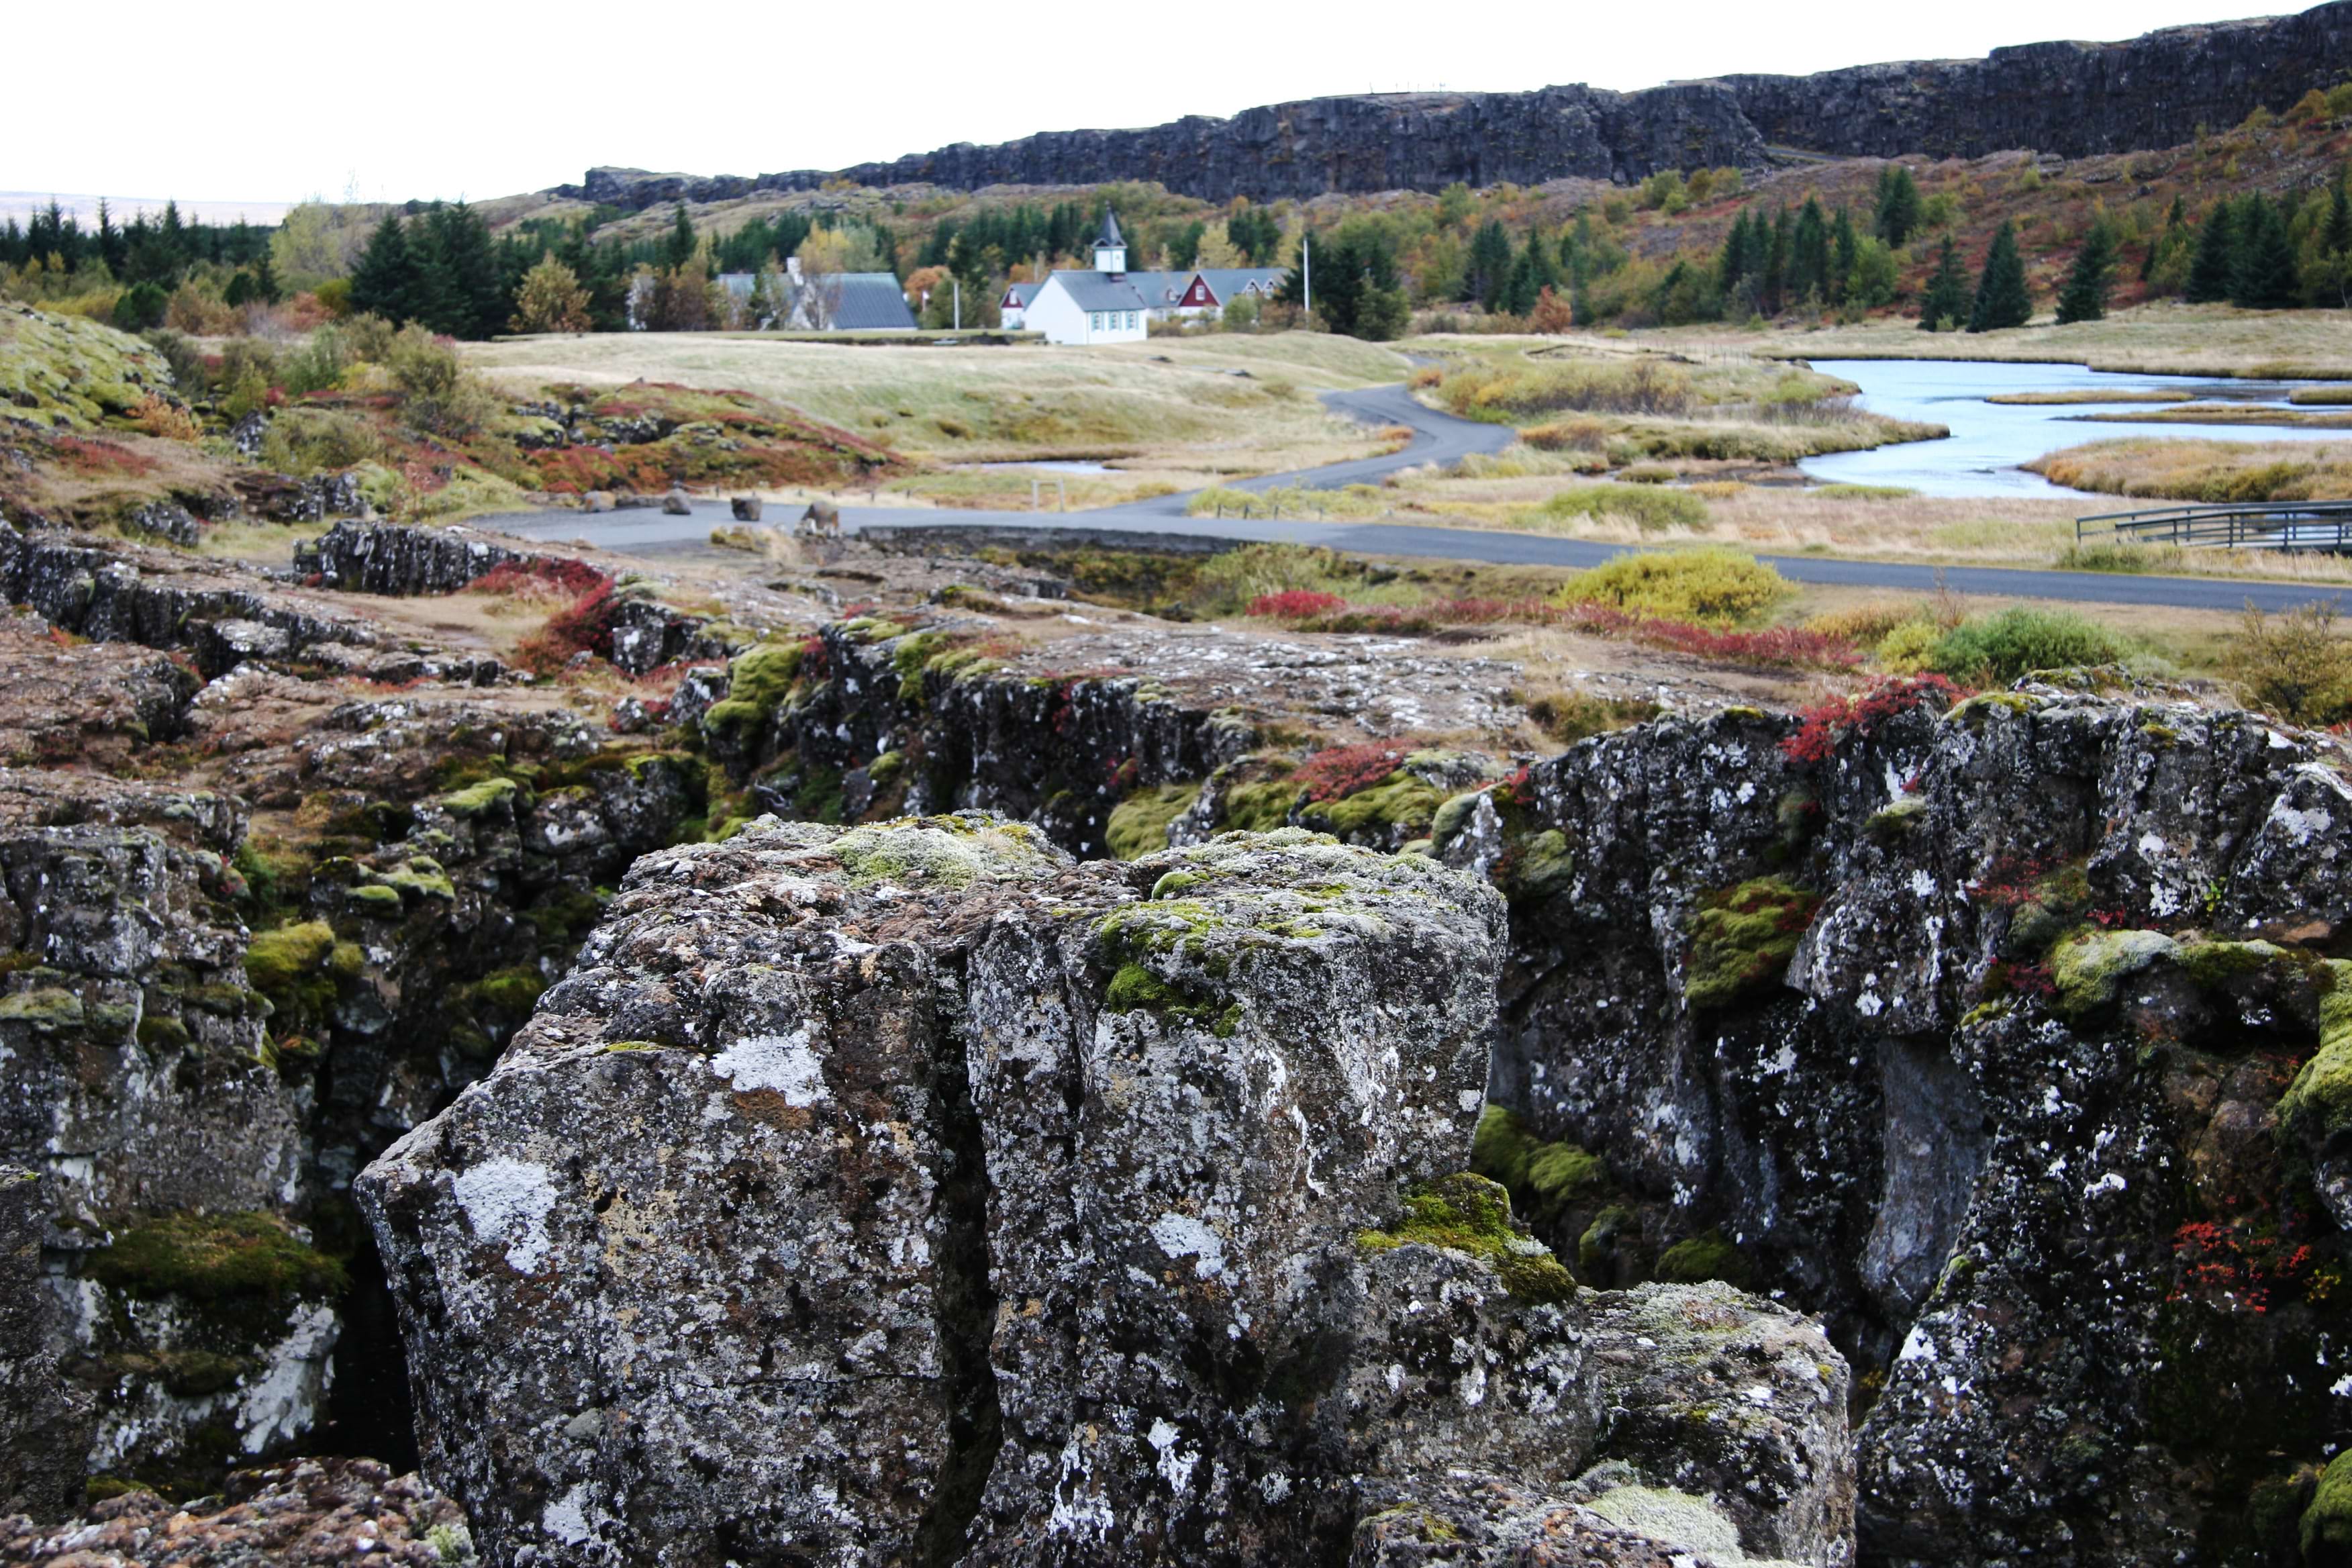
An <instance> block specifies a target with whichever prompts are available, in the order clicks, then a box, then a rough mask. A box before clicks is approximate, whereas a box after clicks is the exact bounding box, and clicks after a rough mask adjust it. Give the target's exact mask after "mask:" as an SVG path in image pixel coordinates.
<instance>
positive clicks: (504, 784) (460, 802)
mask: <svg viewBox="0 0 2352 1568" xmlns="http://www.w3.org/2000/svg"><path fill="white" fill-rule="evenodd" d="M521 793H522V786H521V785H520V784H517V783H515V781H514V780H512V779H510V778H507V777H505V776H504V775H502V774H501V775H498V776H494V777H491V778H486V779H483V780H480V781H479V782H478V783H475V784H467V786H466V787H465V788H463V789H459V790H452V791H450V792H449V793H448V794H447V795H443V796H442V797H441V805H442V809H444V810H445V811H446V812H448V813H449V815H450V816H461V817H466V818H469V819H470V818H473V817H477V816H487V815H488V814H489V813H490V812H493V811H497V810H499V809H500V808H502V807H510V806H511V805H514V804H515V797H516V796H517V795H520V794H521Z"/></svg>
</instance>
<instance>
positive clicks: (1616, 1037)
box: [1441, 687, 2352, 1563]
mask: <svg viewBox="0 0 2352 1568" xmlns="http://www.w3.org/2000/svg"><path fill="white" fill-rule="evenodd" d="M1942 706H1943V704H1942V702H1941V701H1940V700H1937V699H1935V698H1933V697H1932V695H1929V694H1925V693H1922V694H1917V695H1916V696H1915V697H1914V698H1912V699H1909V700H1889V701H1887V702H1885V703H1883V704H1879V705H1876V706H1873V707H1867V708H1865V710H1864V711H1862V712H1861V713H1860V714H1859V715H1857V716H1854V717H1853V718H1851V719H1850V720H1849V721H1845V722H1844V723H1843V724H1837V725H1831V726H1829V727H1828V728H1826V729H1825V728H1822V727H1821V726H1819V725H1817V726H1815V727H1814V728H1813V729H1811V730H1810V731H1802V732H1801V731H1799V728H1798V726H1797V725H1796V724H1795V722H1794V721H1789V720H1783V719H1778V718H1768V717H1766V716H1764V715H1761V714H1751V715H1748V716H1741V715H1738V714H1727V715H1724V716H1721V717H1718V718H1717V719H1715V720H1712V721H1706V722H1704V723H1694V722H1687V721H1664V722H1661V723H1658V724H1654V725H1650V726H1645V727H1644V728H1643V729H1642V730H1640V731H1631V732H1628V733H1625V734H1622V735H1618V736H1612V737H1603V738H1601V739H1597V740H1594V741H1591V742H1585V743H1583V744H1581V745H1580V746H1578V747H1576V748H1574V749H1573V750H1571V751H1570V752H1568V753H1567V754H1566V755H1564V756H1562V757H1560V758H1558V759H1556V760H1554V761H1551V762H1548V763H1542V764H1540V765H1538V767H1536V768H1534V769H1533V770H1531V772H1530V773H1529V774H1528V775H1527V776H1526V777H1525V778H1524V779H1523V780H1521V781H1518V782H1516V783H1514V784H1508V785H1505V786H1501V787H1498V788H1496V789H1495V790H1492V791H1489V792H1487V793H1486V795H1482V796H1480V797H1478V798H1477V799H1476V800H1475V802H1465V803H1464V805H1463V806H1462V807H1458V808H1453V809H1450V810H1449V811H1448V812H1447V813H1445V814H1444V820H1445V822H1446V825H1447V830H1445V831H1442V834H1441V838H1442V845H1443V852H1444V854H1445V855H1446V856H1447V857H1448V858H1451V859H1453V860H1454V861H1456V862H1457V863H1461V864H1464V865H1478V866H1484V867H1486V868H1488V869H1489V870H1490V871H1491V872H1492V874H1493V875H1495V876H1496V879H1498V880H1499V881H1501V882H1502V883H1503V884H1504V885H1505V887H1506V888H1507V890H1508V891H1509V892H1510V893H1511V895H1512V897H1513V900H1514V909H1513V921H1512V927H1513V938H1514V942H1513V947H1514V953H1513V962H1512V963H1511V965H1510V966H1509V968H1508V970H1507V977H1506V981H1505V988H1504V994H1505V998H1506V1012H1507V1020H1508V1022H1507V1034H1508V1037H1509V1043H1508V1044H1507V1047H1505V1048H1504V1049H1503V1050H1502V1051H1501V1052H1499V1053H1498V1055H1497V1057H1496V1071H1495V1081H1494V1084H1493V1086H1492V1094H1493V1097H1494V1098H1495V1100H1496V1101H1497V1102H1499V1103H1500V1104H1502V1105H1505V1106H1507V1107H1510V1108H1512V1109H1513V1110H1517V1111H1518V1112H1519V1113H1520V1114H1522V1115H1523V1116H1525V1117H1526V1118H1528V1120H1529V1121H1530V1122H1531V1123H1532V1124H1534V1125H1535V1126H1536V1128H1537V1129H1538V1131H1539V1132H1540V1134H1541V1135H1542V1136H1545V1137H1557V1138H1565V1139H1570V1140H1573V1142H1575V1143H1577V1144H1579V1145H1580V1146H1582V1147H1583V1148H1585V1149H1588V1150H1591V1151H1592V1152H1594V1153H1596V1154H1598V1155H1600V1156H1601V1158H1602V1159H1603V1160H1604V1161H1605V1163H1606V1165H1607V1167H1608V1171H1609V1173H1610V1177H1611V1179H1612V1180H1613V1181H1614V1182H1616V1183H1618V1184H1620V1191H1619V1193H1618V1194H1617V1195H1616V1196H1615V1197H1614V1198H1612V1200H1610V1201H1611V1202H1612V1203H1613V1204H1614V1205H1616V1206H1614V1207H1612V1208H1610V1209H1608V1210H1607V1211H1605V1212H1603V1213H1601V1214H1599V1215H1595V1214H1593V1213H1592V1211H1591V1205H1586V1206H1585V1207H1584V1208H1582V1209H1581V1210H1578V1211H1576V1212H1573V1213H1571V1214H1567V1215H1562V1216H1560V1218H1559V1220H1558V1221H1556V1222H1555V1226H1556V1228H1555V1229H1554V1230H1553V1231H1552V1232H1551V1233H1550V1234H1551V1236H1552V1238H1553V1239H1554V1240H1555V1241H1556V1243H1557V1244H1558V1245H1560V1246H1562V1247H1568V1246H1570V1245H1571V1240H1570V1238H1571V1237H1577V1236H1578V1235H1579V1233H1580V1247H1579V1250H1580V1267H1581V1268H1582V1269H1583V1271H1584V1273H1585V1276H1586V1278H1588V1279H1608V1278H1611V1277H1612V1274H1613V1273H1614V1272H1615V1271H1618V1270H1621V1269H1631V1270H1632V1271H1633V1272H1634V1273H1636V1274H1639V1273H1642V1272H1647V1271H1650V1270H1655V1271H1656V1272H1659V1273H1662V1274H1667V1275H1669V1276H1671V1275H1672V1274H1673V1273H1675V1270H1677V1269H1678V1268H1679V1269H1684V1270H1688V1269H1691V1268H1703V1269H1705V1270H1706V1271H1707V1272H1710V1273H1714V1274H1717V1275H1718V1276H1720V1277H1728V1278H1738V1279H1747V1280H1749V1281H1751V1282H1753V1283H1754V1284H1756V1285H1757V1286H1759V1288H1760V1287H1762V1286H1767V1285H1769V1286H1771V1287H1773V1288H1774V1289H1775V1290H1776V1293H1781V1294H1783V1295H1784V1299H1786V1300H1788V1301H1790V1303H1791V1304H1792V1305H1795V1306H1799V1307H1801V1308H1803V1309H1805V1310H1809V1311H1814V1312H1819V1313H1822V1314H1823V1316H1824V1317H1825V1318H1826V1319H1827V1321H1828V1322H1829V1324H1830V1325H1831V1328H1832V1333H1833V1335H1834V1337H1836V1338H1837V1339H1838V1341H1839V1342H1840V1343H1841V1344H1842V1345H1843V1346H1844V1347H1845V1348H1846V1349H1847V1350H1848V1351H1849V1352H1851V1353H1853V1356H1854V1359H1855V1361H1856V1362H1857V1363H1859V1364H1860V1365H1861V1366H1862V1367H1863V1368H1864V1369H1865V1370H1866V1371H1867V1373H1868V1376H1869V1379H1870V1381H1871V1383H1872V1384H1881V1385H1883V1391H1882V1392H1880V1393H1879V1394H1878V1395H1877V1397H1876V1400H1875V1403H1874V1405H1872V1406H1871V1407H1870V1411H1869V1415H1868V1418H1867V1420H1866V1422H1865V1423H1864V1426H1863V1427H1862V1430H1861V1434H1860V1443H1861V1459H1860V1463H1861V1484H1862V1492H1861V1501H1860V1519H1861V1525H1860V1539H1861V1544H1862V1549H1863V1552H1864V1556H1865V1559H1866V1560H1875V1561H1880V1562H1886V1563H1990V1562H1994V1561H2013V1560H2016V1559H2018V1558H2020V1557H2023V1556H2032V1557H2034V1558H2035V1559H2037V1560H2042V1561H2051V1562H2063V1563H2126V1562H2134V1563H2137V1562H2155V1561H2175V1560H2180V1561H2189V1560H2198V1561H2225V1560H2226V1561H2264V1560H2272V1559H2266V1558H2264V1557H2263V1556H2262V1553H2263V1552H2271V1551H2273V1550H2275V1549H2277V1548H2278V1543H2279V1542H2280V1540H2281V1539H2282V1537H2281V1536H2280V1534H2279V1531H2280V1530H2281V1529H2282V1524H2281V1521H2285V1527H2286V1529H2287V1533H2286V1535H2285V1536H2284V1540H2285V1542H2286V1543H2287V1544H2286V1549H2287V1550H2288V1551H2290V1552H2291V1551H2292V1529H2291V1526H2292V1521H2293V1520H2294V1516H2295V1514H2296V1513H2297V1512H2298V1511H2299V1510H2300V1508H2301V1506H2302V1505H2301V1502H2300V1501H2299V1500H2298V1499H2299V1497H2301V1496H2303V1495H2307V1492H2308V1488H2309V1481H2308V1479H2307V1474H2305V1475H2304V1476H2302V1477H2300V1478H2299V1477H2298V1474H2297V1472H2298V1467H2301V1466H2303V1465H2305V1463H2307V1462H2308V1461H2311V1460H2315V1459H2316V1458H2319V1457H2320V1456H2323V1455H2325V1454H2326V1453H2328V1452H2331V1451H2333V1450H2334V1449H2335V1448H2336V1447H2339V1446H2341V1445H2342V1444H2343V1443H2344V1442H2346V1441H2347V1438H2352V1405H2347V1401H2346V1399H2345V1397H2344V1393H2343V1391H2344V1390H2345V1389H2346V1388H2347V1387H2352V1384H2346V1383H2344V1382H2343V1381H2341V1379H2342V1378H2343V1375H2344V1369H2343V1368H2340V1367H2339V1366H2338V1365H2337V1364H2336V1363H2337V1362H2338V1361H2339V1360H2340V1359H2341V1352H2340V1351H2339V1350H2338V1349H2337V1347H2338V1346H2340V1345H2342V1344H2343V1343H2345V1342H2346V1341H2347V1333H2352V1316H2347V1311H2346V1302H2345V1299H2344V1293H2343V1291H2342V1289H2340V1284H2341V1281H2342V1279H2343V1278H2344V1271H2345V1268H2346V1267H2347V1247H2346V1238H2345V1237H2344V1235H2343V1232H2342V1230H2341V1228H2340V1227H2341V1225H2342V1222H2343V1219H2344V1218H2345V1217H2347V1216H2346V1215H2345V1214H2344V1212H2343V1211H2344V1209H2345V1207H2346V1205H2342V1204H2340V1203H2336V1202H2335V1201H2334V1194H2335V1193H2336V1191H2338V1190H2340V1189H2341V1188H2342V1187H2343V1186H2344V1183H2343V1182H2342V1181H2341V1179H2340V1178H2339V1177H2338V1176H2337V1174H2336V1173H2337V1172H2338V1171H2339V1169H2341V1168H2342V1162H2343V1155H2342V1154H2341V1152H2340V1151H2342V1150H2343V1149H2345V1148H2347V1147H2352V1136H2347V1129H2352V1115H2347V1108H2352V1091H2347V1089H2345V1088H2344V1085H2345V1084H2346V1083H2347V1081H2352V1079H2346V1078H2345V1077H2343V1076H2342V1074H2343V1070H2344V1064H2345V1063H2347V1062H2352V1029H2347V1024H2352V1016H2347V1014H2346V1012H2345V1011H2344V1008H2345V1004H2344V1003H2343V1002H2342V1000H2341V992H2340V990H2339V988H2340V987H2341V985H2342V984H2343V983H2344V982H2345V981H2346V980H2347V978H2352V965H2347V964H2346V963H2342V962H2340V961H2338V960H2337V959H2336V957H2335V956H2334V955H2335V954H2336V952H2339V951H2340V949H2339V947H2338V945H2337V944H2338V941H2339V939H2338V936H2337V934H2336V933H2339V932H2341V931H2344V930H2345V922H2346V921H2347V920H2352V877H2347V871H2352V784H2347V778H2346V775H2345V772H2344V766H2345V763H2344V758H2343V756H2342V754H2341V752H2339V751H2337V750H2336V749H2335V748H2333V747H2331V746H2329V745H2328V744H2326V742H2324V741H2318V740H2314V739H2309V738H2302V737H2297V736H2295V735H2292V734H2283V733H2280V732H2278V731H2275V730H2273V729H2272V728H2271V727H2270V726H2268V725H2266V724H2265V723H2264V722H2263V721H2261V720H2260V719H2258V718H2255V717H2252V716H2250V715H2246V714H2242V713H2213V712H2210V711H2207V710H2201V709H2200V708H2197V707H2195V706H2194V705H2191V704H2187V703H2181V702H2171V701H2162V700H2147V701H2132V700H2120V701H2119V700H2102V699H2097V698H2091V697H2085V696H2083V695H2079V694H2077V693H2075V692H2073V691H2070V690H2064V689H2057V688H2053V687H2040V688H2034V687H2029V688H2026V689H2022V690H2021V691H2020V692H2019V693H2016V694H2000V695H1995V696H1989V697H1982V698H1978V699H1975V700H1971V701H1969V703H1967V704H1965V705H1963V706H1962V707H1960V708H1958V709H1957V710H1953V711H1951V712H1949V713H1943V712H1941V711H1940V710H1941V708H1942ZM1782 742H1790V747H1784V746H1783V744H1782ZM1790 748H1793V750H1794V751H1795V752H1797V753H1798V754H1796V755H1791V754H1790ZM1676 1238H1681V1239H1682V1245H1680V1246H1678V1247H1674V1248H1673V1249H1671V1250H1668V1249H1667V1247H1666V1244H1667V1243H1668V1242H1670V1241H1674V1240H1675V1239H1676ZM2298 1488H2300V1489H2302V1490H2301V1491H2300V1492H2298V1490H2297V1489H2298ZM2126 1500H2128V1501H2126Z"/></svg>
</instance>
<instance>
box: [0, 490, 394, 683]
mask: <svg viewBox="0 0 2352 1568" xmlns="http://www.w3.org/2000/svg"><path fill="white" fill-rule="evenodd" d="M0 599H5V601H6V602H8V603H10V604H14V605H26V606H28V607H30V608H32V609H34V610H37V611H38V612H39V613H40V614H41V615H42V616H44V617H46V618H47V620H48V621H49V622H50V624H52V625H54V626H58V628H60V629H61V630H64V631H68V632H71V633H73V634H74V635H76V636H78V637H88V638H89V639H90V640H91V641H92V642H132V643H142V644H144V645H145V646H146V647H155V648H186V649H189V650H190V651H192V652H193V653H194V655H195V656H196V663H197V665H198V668H200V669H202V671H203V672H204V674H205V676H206V677H207V678H210V677H213V676H216V675H223V674H226V672H227V671H228V670H230V669H232V668H235V667H236V665H237V664H239V663H242V662H244V661H245V660H246V659H247V658H281V659H284V658H298V657H301V656H303V655H306V654H310V653H312V652H313V651H315V650H318V649H320V648H324V647H330V646H334V647H368V646H370V645H372V644H373V643H374V642H375V641H376V640H377V637H376V634H375V632H374V629H373V628H372V627H369V626H363V625H360V624H358V623H355V622H353V621H351V620H349V619H346V618H344V617H341V616H336V615H334V614H333V613H332V612H331V611H330V610H327V609H326V608H325V607H324V606H322V605H310V604H305V603H302V602H300V601H299V600H297V599H295V598H293V596H291V595H285V594H282V593H278V592H272V591H270V590H268V589H266V588H262V587H259V586H257V585H256V584H254V583H253V581H252V579H251V578H250V577H247V576H246V575H244V574H236V573H232V572H227V571H222V570H216V569H211V568H208V567H206V566H204V565H202V564H199V563H192V562H189V561H188V560H187V559H186V558H185V557H183V556H175V555H173V554H171V553H169V552H159V551H152V550H144V549H142V548H141V547H138V546H122V547H118V548H108V547H102V546H100V545H98V544H95V543H90V542H82V541H80V540H79V539H77V538H76V537H75V536H72V535H69V534H62V533H54V532H33V533H20V532H18V531H16V529H14V528H11V527H9V526H8V525H7V524H6V523H5V522H0Z"/></svg>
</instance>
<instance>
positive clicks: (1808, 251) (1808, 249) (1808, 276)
mask: <svg viewBox="0 0 2352 1568" xmlns="http://www.w3.org/2000/svg"><path fill="white" fill-rule="evenodd" d="M1789 248H1790V256H1789V281H1788V289H1789V294H1790V298H1792V299H1795V300H1805V299H1807V298H1812V299H1816V300H1822V301H1826V300H1828V299H1829V297H1830V287H1829V285H1830V228H1829V222H1828V220H1827V219H1826V218H1824V217H1823V216H1822V204H1821V202H1820V200H1819V199H1818V198H1816V197H1813V196H1807V197H1806V198H1805V205H1804V206H1803V207H1801V209H1799V211H1798V213H1797V223H1796V226H1795V228H1794V229H1793V230H1792V231H1791V232H1790V247H1789Z"/></svg>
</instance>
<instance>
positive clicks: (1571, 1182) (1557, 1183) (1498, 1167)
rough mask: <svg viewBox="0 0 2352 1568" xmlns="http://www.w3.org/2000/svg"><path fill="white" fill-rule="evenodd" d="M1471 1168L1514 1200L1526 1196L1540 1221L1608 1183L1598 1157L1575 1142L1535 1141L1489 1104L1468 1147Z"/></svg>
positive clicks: (1510, 1116)
mask: <svg viewBox="0 0 2352 1568" xmlns="http://www.w3.org/2000/svg"><path fill="white" fill-rule="evenodd" d="M1470 1169H1471V1170H1472V1171H1474V1172H1475V1173H1477V1174H1479V1175H1482V1176H1486V1177H1489V1178H1491V1179H1493V1180H1495V1181H1497V1182H1500V1183H1502V1184H1503V1185H1505V1186H1507V1187H1508V1188H1510V1189H1511V1192H1512V1193H1513V1194H1514V1195H1517V1194H1525V1195H1526V1196H1527V1197H1528V1200H1529V1205H1528V1207H1529V1212H1530V1213H1532V1214H1534V1215H1536V1216H1537V1217H1538V1218H1541V1217H1543V1216H1545V1215H1552V1214H1556V1213H1558V1212H1559V1210H1560V1209H1561V1208H1562V1207H1563V1206H1565V1205H1567V1204H1568V1203H1569V1202H1570V1200H1571V1199H1574V1198H1576V1197H1579V1196H1580V1195H1582V1194H1586V1193H1589V1192H1592V1191H1594V1190H1596V1189H1598V1188H1600V1187H1601V1186H1603V1185H1604V1184H1606V1183H1607V1181H1608V1179H1609V1170H1608V1167H1607V1166H1606V1165H1605V1164H1603V1163H1601V1157H1600V1156H1599V1155H1597V1154H1592V1153H1589V1152H1586V1151H1584V1150H1583V1149H1580V1148H1579V1147H1577V1146H1576V1145H1575V1144H1573V1143H1567V1142H1545V1141H1544V1140H1543V1139H1540V1138H1538V1137H1537V1136H1536V1135H1535V1134H1534V1133H1533V1132H1531V1131H1528V1125H1527V1123H1526V1122H1524V1121H1520V1120H1519V1119H1518V1118H1517V1116H1515V1115H1513V1114H1512V1113H1511V1112H1509V1111H1507V1110H1504V1109H1503V1108H1502V1107H1501V1106H1499V1105H1489V1106H1488V1107H1486V1110H1484V1111H1483V1112H1481V1113H1480V1114H1479V1117H1478V1131H1477V1134H1476V1136H1475V1138H1474V1139H1473V1140H1472V1141H1471V1144H1470Z"/></svg>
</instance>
